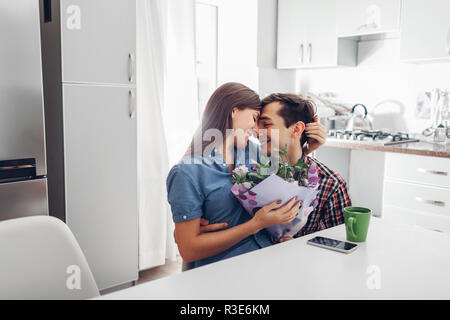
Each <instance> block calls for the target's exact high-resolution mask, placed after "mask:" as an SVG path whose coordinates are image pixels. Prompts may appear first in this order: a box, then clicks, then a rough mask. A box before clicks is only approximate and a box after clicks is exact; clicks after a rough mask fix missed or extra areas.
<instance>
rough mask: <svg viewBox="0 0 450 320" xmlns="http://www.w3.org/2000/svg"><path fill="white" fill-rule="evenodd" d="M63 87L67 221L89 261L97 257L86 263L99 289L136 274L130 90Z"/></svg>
mask: <svg viewBox="0 0 450 320" xmlns="http://www.w3.org/2000/svg"><path fill="white" fill-rule="evenodd" d="M63 90H64V128H65V129H64V130H65V135H64V137H65V153H66V162H65V171H66V194H67V195H66V212H67V221H66V222H67V225H68V226H69V228H70V229H71V230H72V232H73V233H74V235H75V237H76V238H77V240H78V242H79V244H80V246H81V247H82V248H83V252H84V254H85V255H86V258H87V260H88V262H93V261H96V263H90V266H91V268H92V272H93V274H94V275H95V279H96V281H97V283H98V286H99V287H101V288H105V287H111V286H114V285H120V284H123V283H127V282H132V281H134V280H135V279H137V277H138V274H137V272H138V261H137V257H138V251H137V250H138V243H137V240H138V239H137V236H136V235H137V234H138V221H137V215H136V214H135V213H136V212H137V142H136V141H137V129H136V126H137V123H136V118H135V117H133V115H132V114H131V113H130V110H133V109H134V103H135V101H134V99H133V96H134V92H133V91H134V89H129V88H126V87H109V86H80V85H64V89H63ZM130 114H131V115H130ZM99 256H101V259H98V258H99ZM117 266H120V268H118V267H117ZM111 279H114V280H113V281H114V283H111Z"/></svg>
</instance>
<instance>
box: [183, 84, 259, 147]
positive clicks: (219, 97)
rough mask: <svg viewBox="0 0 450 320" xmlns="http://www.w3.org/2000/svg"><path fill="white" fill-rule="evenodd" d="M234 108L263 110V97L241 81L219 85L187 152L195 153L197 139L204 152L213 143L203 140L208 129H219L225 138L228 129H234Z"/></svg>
mask: <svg viewBox="0 0 450 320" xmlns="http://www.w3.org/2000/svg"><path fill="white" fill-rule="evenodd" d="M234 108H238V109H239V110H244V109H247V108H251V109H255V110H261V99H260V97H259V95H258V94H257V93H256V92H255V91H253V90H252V89H250V88H248V87H246V86H244V85H243V84H240V83H236V82H229V83H226V84H224V85H222V86H221V87H219V88H218V89H217V90H216V91H215V92H214V93H213V94H212V96H211V98H210V99H209V101H208V103H207V105H206V108H205V111H204V112H203V116H202V122H201V124H200V127H199V128H198V129H197V131H196V133H195V135H194V138H193V139H192V142H191V145H190V149H189V150H187V152H186V154H187V155H192V154H193V153H194V144H195V142H196V141H201V142H202V143H201V146H202V147H201V152H202V154H203V151H204V150H205V148H206V147H207V146H208V145H209V144H211V142H210V141H203V134H204V132H206V131H207V130H208V129H216V130H219V131H220V132H221V133H222V137H224V138H225V137H226V131H227V129H232V117H231V114H232V112H233V109H234ZM195 151H197V150H195ZM199 151H200V150H199Z"/></svg>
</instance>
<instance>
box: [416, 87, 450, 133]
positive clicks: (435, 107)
mask: <svg viewBox="0 0 450 320" xmlns="http://www.w3.org/2000/svg"><path fill="white" fill-rule="evenodd" d="M426 97H428V99H429V101H426V104H427V105H428V108H429V109H430V120H431V123H430V126H429V127H428V128H426V129H425V130H424V131H423V132H422V135H424V136H425V137H431V136H433V135H435V136H440V135H441V134H436V132H435V131H436V129H437V128H438V127H439V126H443V122H444V121H445V120H447V119H448V116H449V108H450V106H449V93H448V91H447V90H445V91H442V90H440V89H434V90H433V91H432V92H427V93H426ZM438 140H439V139H438Z"/></svg>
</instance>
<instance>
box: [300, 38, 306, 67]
mask: <svg viewBox="0 0 450 320" xmlns="http://www.w3.org/2000/svg"><path fill="white" fill-rule="evenodd" d="M304 56H305V48H304V45H303V43H302V44H301V45H300V59H299V60H300V61H299V62H300V63H301V64H303V58H304Z"/></svg>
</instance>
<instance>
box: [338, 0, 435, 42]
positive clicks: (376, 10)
mask: <svg viewBox="0 0 450 320" xmlns="http://www.w3.org/2000/svg"><path fill="white" fill-rule="evenodd" d="M408 1H409V0H406V2H408ZM419 1H422V2H427V1H424V0H419ZM401 6H402V1H401V0H338V4H337V29H338V31H337V32H338V36H358V35H368V34H374V33H385V32H386V33H387V32H395V31H399V28H400V15H401V13H400V12H401Z"/></svg>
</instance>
